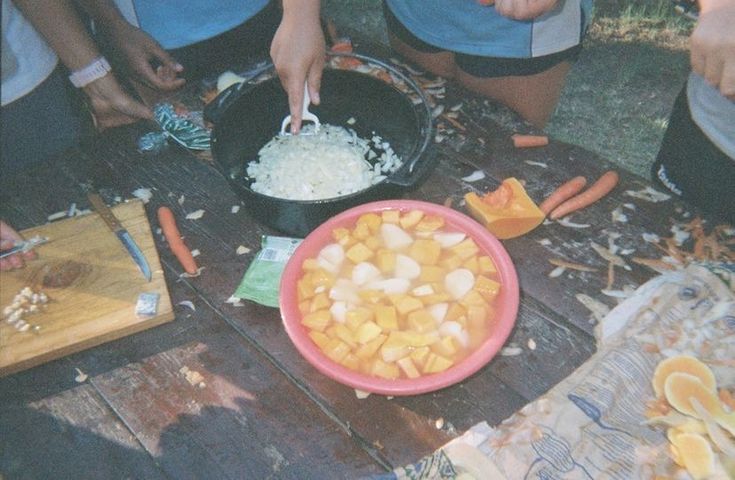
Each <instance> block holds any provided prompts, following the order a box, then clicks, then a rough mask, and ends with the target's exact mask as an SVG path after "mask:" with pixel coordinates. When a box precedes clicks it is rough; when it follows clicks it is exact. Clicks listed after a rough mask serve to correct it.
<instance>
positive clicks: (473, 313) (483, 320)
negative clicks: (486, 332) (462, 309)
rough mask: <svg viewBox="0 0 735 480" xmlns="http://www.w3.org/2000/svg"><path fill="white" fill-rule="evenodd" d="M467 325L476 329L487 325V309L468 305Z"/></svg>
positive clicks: (482, 306) (481, 306)
mask: <svg viewBox="0 0 735 480" xmlns="http://www.w3.org/2000/svg"><path fill="white" fill-rule="evenodd" d="M467 325H468V326H472V327H478V328H483V327H485V326H486V325H487V309H486V308H485V306H484V305H470V306H469V307H467Z"/></svg>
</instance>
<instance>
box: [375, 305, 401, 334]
mask: <svg viewBox="0 0 735 480" xmlns="http://www.w3.org/2000/svg"><path fill="white" fill-rule="evenodd" d="M375 323H377V324H378V325H379V326H380V328H382V329H383V330H398V315H397V313H396V307H394V306H392V305H376V306H375Z"/></svg>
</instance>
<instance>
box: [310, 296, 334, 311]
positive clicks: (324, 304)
mask: <svg viewBox="0 0 735 480" xmlns="http://www.w3.org/2000/svg"><path fill="white" fill-rule="evenodd" d="M331 305H332V302H331V301H330V300H329V295H327V292H321V293H317V294H316V295H314V298H312V299H311V305H310V306H309V311H310V312H316V311H317V310H325V309H326V310H328V309H329V307H330V306H331Z"/></svg>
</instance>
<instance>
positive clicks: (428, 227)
mask: <svg viewBox="0 0 735 480" xmlns="http://www.w3.org/2000/svg"><path fill="white" fill-rule="evenodd" d="M443 226H444V217H440V216H437V215H426V216H424V218H422V219H421V220H419V223H417V224H416V228H415V230H416V231H417V232H433V231H435V230H439V229H440V228H442V227H443Z"/></svg>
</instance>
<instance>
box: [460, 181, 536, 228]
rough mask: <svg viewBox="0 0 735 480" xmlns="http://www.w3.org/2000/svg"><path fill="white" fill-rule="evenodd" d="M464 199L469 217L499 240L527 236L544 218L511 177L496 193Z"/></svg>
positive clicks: (468, 194) (519, 184)
mask: <svg viewBox="0 0 735 480" xmlns="http://www.w3.org/2000/svg"><path fill="white" fill-rule="evenodd" d="M464 199H465V202H466V204H467V208H468V209H469V212H470V215H472V217H473V218H475V220H477V221H478V222H480V223H481V224H483V225H484V226H485V227H486V228H487V229H488V230H489V231H490V233H492V234H493V235H495V236H496V237H498V238H500V239H507V238H514V237H518V236H520V235H523V234H525V233H528V232H530V231H531V230H533V229H534V228H536V227H537V226H539V225H540V224H541V222H543V221H544V218H545V215H544V213H543V212H542V211H541V210H539V208H538V207H537V206H536V204H535V203H534V202H533V200H531V198H530V197H529V196H528V194H527V193H526V190H525V188H523V185H521V183H520V182H519V181H518V180H517V179H515V178H513V177H511V178H507V179H505V180H503V183H502V184H501V185H500V187H498V189H497V190H495V191H492V192H489V193H487V194H485V195H483V196H482V197H480V196H479V195H477V194H476V193H474V192H470V193H467V194H466V195H465V197H464Z"/></svg>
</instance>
